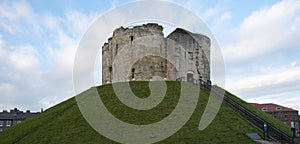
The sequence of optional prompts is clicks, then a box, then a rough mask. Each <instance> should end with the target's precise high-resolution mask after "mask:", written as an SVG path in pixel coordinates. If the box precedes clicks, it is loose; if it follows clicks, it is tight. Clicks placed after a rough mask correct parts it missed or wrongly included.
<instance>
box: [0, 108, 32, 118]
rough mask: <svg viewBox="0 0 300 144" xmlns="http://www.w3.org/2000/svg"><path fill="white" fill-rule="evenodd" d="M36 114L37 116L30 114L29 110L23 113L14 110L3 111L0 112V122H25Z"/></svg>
mask: <svg viewBox="0 0 300 144" xmlns="http://www.w3.org/2000/svg"><path fill="white" fill-rule="evenodd" d="M36 114H38V112H35V113H32V112H30V111H29V110H27V111H26V112H23V111H20V110H18V109H17V108H15V109H13V110H10V111H9V112H8V111H5V110H4V111H3V112H0V120H25V119H28V118H30V117H32V116H34V115H36Z"/></svg>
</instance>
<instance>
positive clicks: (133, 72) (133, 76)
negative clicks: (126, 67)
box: [131, 68, 135, 79]
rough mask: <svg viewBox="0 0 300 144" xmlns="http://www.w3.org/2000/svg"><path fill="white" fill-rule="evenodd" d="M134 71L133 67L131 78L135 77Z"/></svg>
mask: <svg viewBox="0 0 300 144" xmlns="http://www.w3.org/2000/svg"><path fill="white" fill-rule="evenodd" d="M134 72H135V69H134V68H133V69H131V78H132V79H133V78H134Z"/></svg>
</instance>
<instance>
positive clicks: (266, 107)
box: [251, 103, 300, 132]
mask: <svg viewBox="0 0 300 144" xmlns="http://www.w3.org/2000/svg"><path fill="white" fill-rule="evenodd" d="M251 105H252V106H254V107H256V108H258V109H260V110H261V111H263V112H266V113H268V114H270V115H271V116H273V117H274V118H276V119H278V120H280V121H282V122H283V123H285V124H287V125H289V126H291V127H294V128H296V129H297V131H298V132H299V131H300V129H299V121H300V117H299V114H298V111H297V110H294V109H292V108H287V107H284V106H281V105H278V104H273V103H267V104H257V103H251Z"/></svg>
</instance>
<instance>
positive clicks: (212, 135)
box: [0, 81, 262, 144]
mask: <svg viewBox="0 0 300 144" xmlns="http://www.w3.org/2000/svg"><path fill="white" fill-rule="evenodd" d="M130 85H131V88H132V90H133V92H134V93H135V94H136V95H137V96H138V97H141V98H145V97H147V96H148V95H149V93H150V90H149V88H148V82H131V83H130ZM167 85H168V90H167V95H166V97H165V98H164V100H163V101H162V102H161V103H160V104H159V105H158V106H157V107H155V108H153V109H151V110H146V111H140V110H135V109H131V108H129V107H127V106H125V105H124V104H122V103H121V102H120V101H119V100H118V98H116V96H115V94H114V92H113V90H112V86H111V85H103V86H100V87H97V89H98V91H99V94H100V98H101V99H102V101H103V102H104V104H105V105H106V107H107V108H108V110H109V111H110V112H111V113H112V114H113V115H114V116H115V117H117V118H118V119H120V120H122V121H125V122H128V123H134V124H139V125H143V124H150V123H153V122H157V121H160V120H161V119H163V118H164V117H166V116H167V115H168V114H170V113H171V112H172V110H173V109H174V107H175V106H176V104H177V102H178V99H179V95H180V82H171V81H170V82H167ZM191 87H194V88H197V87H196V86H194V85H191ZM80 95H81V96H84V97H85V96H86V97H87V96H89V95H88V94H87V93H85V92H83V93H82V94H80ZM199 96H200V97H199V101H198V105H197V107H196V110H195V112H194V113H193V115H192V117H191V118H190V120H189V121H188V122H187V123H186V124H185V125H184V127H182V128H181V129H180V130H179V131H178V132H177V133H175V134H174V135H172V136H171V137H169V138H167V139H165V140H164V141H161V142H159V143H170V144H171V143H172V144H173V143H182V144H185V143H247V144H248V143H255V142H253V141H251V140H250V139H249V138H248V137H247V136H245V134H246V133H250V132H255V133H258V134H260V135H261V133H262V132H261V131H260V130H258V129H257V128H256V127H254V126H253V125H252V124H250V123H249V122H248V121H247V120H245V119H244V118H243V117H241V116H240V115H239V114H237V112H235V111H233V110H232V109H231V108H229V107H227V106H226V105H224V104H223V105H222V106H221V109H220V111H219V113H218V115H217V117H216V118H215V119H214V121H213V122H212V124H211V125H209V126H208V127H207V128H206V129H205V130H203V131H199V130H198V125H199V121H200V118H201V116H202V113H203V111H204V108H205V107H206V104H207V101H208V98H209V95H208V93H206V92H204V91H201V93H200V95H199ZM241 102H242V101H241ZM258 113H259V114H261V113H262V112H258ZM0 143H1V144H6V143H54V144H56V143H72V144H73V143H114V142H113V141H111V140H109V139H107V138H105V137H104V136H102V135H100V134H98V133H97V132H96V131H95V130H94V129H93V128H91V127H90V126H89V124H88V123H87V122H86V121H85V119H84V118H83V116H82V115H81V113H80V111H79V108H78V106H77V104H76V100H75V98H71V99H69V100H67V101H65V102H62V103H60V104H58V105H56V106H54V107H52V108H50V109H48V110H46V111H45V112H43V113H41V114H38V115H36V116H34V117H32V118H30V119H28V120H26V121H24V122H22V123H20V124H18V125H16V126H14V127H11V128H9V129H7V130H5V131H3V132H1V133H0Z"/></svg>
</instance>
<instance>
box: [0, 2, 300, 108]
mask: <svg viewBox="0 0 300 144" xmlns="http://www.w3.org/2000/svg"><path fill="white" fill-rule="evenodd" d="M128 2H134V1H122V0H112V1H110V0H95V1H89V2H85V1H79V0H78V1H76V0H75V1H70V0H52V1H47V2H44V1H34V0H32V1H25V0H18V1H9V0H0V110H3V109H5V110H9V109H13V108H15V107H17V108H19V109H21V110H27V109H30V110H32V111H39V110H40V109H41V108H43V109H47V108H50V107H52V106H54V105H55V104H58V103H60V102H62V101H64V100H66V99H68V98H71V97H73V96H74V95H75V93H74V90H73V81H72V71H73V65H74V57H75V53H76V50H77V47H78V45H79V42H80V40H81V38H82V37H83V35H84V34H85V32H86V31H87V30H88V28H89V26H91V25H92V24H93V22H95V21H96V20H97V19H98V18H99V17H101V16H102V15H104V14H105V13H107V12H109V11H110V10H112V9H114V8H117V7H119V6H122V5H124V4H126V3H128ZM170 2H172V3H175V4H178V5H180V6H183V7H185V8H187V9H189V10H190V11H191V12H193V13H194V14H196V15H197V16H199V17H200V18H201V19H202V20H203V21H204V22H205V23H206V25H207V26H208V27H209V28H210V30H211V31H212V33H213V34H214V36H215V38H216V40H217V41H218V44H219V46H220V49H221V52H222V54H223V57H224V62H225V77H226V87H225V88H226V89H227V90H228V91H230V92H232V93H234V94H236V95H238V96H239V97H240V98H242V99H244V100H245V101H247V102H256V103H277V104H280V105H284V106H287V107H291V108H294V109H297V110H300V41H299V40H300V1H298V0H283V1H280V0H265V1H262V0H247V1H240V0H211V1H206V0H174V1H170ZM100 61H101V59H100ZM97 68H98V69H97V70H98V71H99V72H100V71H101V62H99V66H98V67H97ZM100 79H101V78H100V76H99V80H100ZM98 84H99V85H100V84H101V81H100V82H98Z"/></svg>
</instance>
